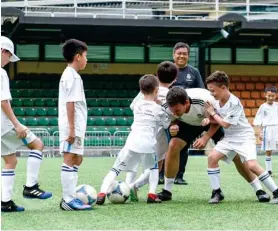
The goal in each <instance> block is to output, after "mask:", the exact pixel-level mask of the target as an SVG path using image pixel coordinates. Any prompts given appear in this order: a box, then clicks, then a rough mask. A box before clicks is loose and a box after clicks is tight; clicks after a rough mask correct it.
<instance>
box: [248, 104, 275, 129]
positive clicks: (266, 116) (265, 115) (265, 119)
mask: <svg viewBox="0 0 278 231" xmlns="http://www.w3.org/2000/svg"><path fill="white" fill-rule="evenodd" d="M253 124H254V125H255V126H263V127H265V126H273V125H278V103H277V102H273V104H272V105H270V104H268V103H264V104H262V105H261V106H260V108H259V110H258V111H257V114H256V116H255V119H254V122H253Z"/></svg>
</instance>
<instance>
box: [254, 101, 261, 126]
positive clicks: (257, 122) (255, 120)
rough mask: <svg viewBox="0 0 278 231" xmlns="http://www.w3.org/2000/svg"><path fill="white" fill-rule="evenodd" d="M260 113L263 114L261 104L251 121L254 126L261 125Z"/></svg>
mask: <svg viewBox="0 0 278 231" xmlns="http://www.w3.org/2000/svg"><path fill="white" fill-rule="evenodd" d="M262 115H263V105H261V106H260V108H259V110H258V111H257V113H256V116H255V118H254V121H253V125H254V126H261V125H262Z"/></svg>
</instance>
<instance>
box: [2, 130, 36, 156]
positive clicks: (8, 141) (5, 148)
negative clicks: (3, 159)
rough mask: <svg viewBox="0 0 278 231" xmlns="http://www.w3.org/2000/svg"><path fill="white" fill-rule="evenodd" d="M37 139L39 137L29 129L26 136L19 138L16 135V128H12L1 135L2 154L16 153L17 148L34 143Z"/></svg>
mask: <svg viewBox="0 0 278 231" xmlns="http://www.w3.org/2000/svg"><path fill="white" fill-rule="evenodd" d="M35 139H37V136H36V135H35V134H34V133H33V132H31V131H30V130H27V136H26V137H25V138H23V139H19V138H17V136H16V131H15V129H12V130H10V131H9V132H7V133H6V134H5V135H3V136H1V156H8V155H11V154H13V153H15V152H16V149H18V148H19V147H21V146H23V145H28V144H30V143H32V142H33V141H34V140H35Z"/></svg>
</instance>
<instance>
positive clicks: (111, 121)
mask: <svg viewBox="0 0 278 231" xmlns="http://www.w3.org/2000/svg"><path fill="white" fill-rule="evenodd" d="M18 120H19V121H20V122H21V123H22V124H24V125H27V126H58V118H57V117H37V118H36V117H18ZM132 123H133V117H88V120H87V125H88V126H93V125H96V126H105V125H107V126H115V125H118V126H130V125H131V124H132Z"/></svg>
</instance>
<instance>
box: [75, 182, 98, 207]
mask: <svg viewBox="0 0 278 231" xmlns="http://www.w3.org/2000/svg"><path fill="white" fill-rule="evenodd" d="M76 198H78V199H79V200H81V201H82V202H83V203H84V204H86V205H94V204H95V203H96V201H97V191H96V190H95V189H94V187H92V186H90V185H87V184H81V185H79V186H78V187H77V188H76Z"/></svg>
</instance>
